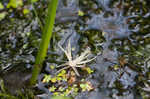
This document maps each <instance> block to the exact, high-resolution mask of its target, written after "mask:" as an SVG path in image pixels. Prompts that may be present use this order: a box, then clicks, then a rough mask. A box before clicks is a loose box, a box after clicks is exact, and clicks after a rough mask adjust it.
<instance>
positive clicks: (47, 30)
mask: <svg viewBox="0 0 150 99" xmlns="http://www.w3.org/2000/svg"><path fill="white" fill-rule="evenodd" d="M57 4H58V0H49V5H48V15H47V17H46V20H45V22H46V24H45V26H44V28H43V34H42V40H41V43H40V48H39V50H38V54H37V57H36V61H35V65H34V69H33V72H32V77H31V80H30V84H31V85H33V84H35V83H36V80H37V77H38V74H39V73H40V71H41V68H42V63H43V61H44V59H45V57H46V53H47V49H48V45H49V43H50V39H51V37H52V31H53V26H54V22H55V16H56V9H57Z"/></svg>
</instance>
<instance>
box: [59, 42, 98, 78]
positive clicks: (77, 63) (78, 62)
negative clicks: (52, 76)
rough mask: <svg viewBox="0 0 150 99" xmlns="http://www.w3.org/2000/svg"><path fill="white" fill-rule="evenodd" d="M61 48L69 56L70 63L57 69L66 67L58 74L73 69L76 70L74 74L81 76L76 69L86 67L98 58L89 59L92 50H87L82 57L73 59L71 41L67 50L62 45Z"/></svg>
mask: <svg viewBox="0 0 150 99" xmlns="http://www.w3.org/2000/svg"><path fill="white" fill-rule="evenodd" d="M58 45H59V44H58ZM59 47H60V49H61V50H62V51H63V52H64V53H65V55H66V56H67V59H68V62H66V63H64V64H62V65H59V66H57V67H62V66H66V67H64V68H62V69H60V70H59V71H58V72H60V71H61V70H63V69H68V68H70V67H71V68H72V69H73V70H74V72H75V73H76V75H77V76H80V74H79V73H78V71H77V69H76V67H85V64H86V63H88V62H91V61H92V60H94V59H95V58H96V57H94V58H92V59H88V57H89V55H90V49H89V48H87V49H86V50H85V51H84V52H83V53H81V55H80V56H76V58H75V59H73V57H72V54H71V45H70V40H69V43H68V46H67V47H66V50H65V49H63V48H62V46H60V45H59Z"/></svg>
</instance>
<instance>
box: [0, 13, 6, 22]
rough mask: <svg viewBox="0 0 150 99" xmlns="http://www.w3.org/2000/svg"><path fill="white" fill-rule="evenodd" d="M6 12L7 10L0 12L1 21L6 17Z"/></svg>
mask: <svg viewBox="0 0 150 99" xmlns="http://www.w3.org/2000/svg"><path fill="white" fill-rule="evenodd" d="M6 14H7V13H6V12H2V13H0V21H1V20H2V19H4V18H5V16H6Z"/></svg>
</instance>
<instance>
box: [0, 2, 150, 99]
mask: <svg viewBox="0 0 150 99" xmlns="http://www.w3.org/2000/svg"><path fill="white" fill-rule="evenodd" d="M45 2H46V1H43V2H42V1H41V2H39V3H36V4H35V5H38V6H37V7H36V9H37V12H38V13H39V17H41V20H44V18H43V16H45V12H42V10H43V9H44V8H46V6H45V5H44V3H45ZM149 4H150V3H149V2H148V0H145V1H143V0H132V1H131V0H60V1H59V6H58V10H57V15H56V24H55V28H54V34H53V37H52V40H51V44H50V47H49V50H48V56H47V57H46V60H45V62H44V64H43V65H44V68H43V69H42V72H41V74H40V75H39V79H38V86H37V89H38V90H39V93H38V94H37V96H38V97H41V99H47V97H50V95H51V92H50V91H49V89H48V86H51V85H50V84H45V83H43V82H42V79H43V75H44V74H51V75H54V74H55V72H57V69H54V70H52V69H51V68H49V66H50V65H54V66H55V65H60V64H62V63H64V61H66V60H67V59H66V58H65V55H64V54H63V52H62V51H61V49H60V48H59V47H58V43H59V44H60V45H61V46H62V47H63V48H65V47H66V46H67V45H68V42H69V40H70V44H71V46H72V48H73V49H74V50H73V51H72V55H73V57H76V55H77V54H79V53H82V52H83V51H84V49H85V48H86V47H90V48H91V52H92V55H91V57H94V56H97V58H96V59H95V60H94V61H92V62H91V63H88V66H89V67H90V68H91V69H92V70H93V71H94V72H93V73H92V74H90V75H88V76H87V75H85V74H84V73H82V70H80V69H79V73H81V74H83V77H82V76H81V77H79V78H76V79H77V83H78V82H80V81H81V80H82V78H84V80H85V81H88V82H90V83H91V85H92V86H93V89H92V90H90V91H84V92H82V91H79V92H78V95H75V96H73V97H74V99H149V98H150V96H149V92H150V85H149V84H150V81H149V79H150V7H149ZM28 6H31V8H32V5H28ZM79 10H80V11H83V12H84V15H83V16H79V15H78V11H79ZM17 11H18V10H16V11H14V12H10V13H9V14H8V16H7V17H6V18H5V19H3V20H2V21H0V24H1V25H0V75H1V78H3V79H4V82H5V86H6V87H7V88H8V89H9V92H10V93H13V94H15V93H16V92H15V91H14V92H13V91H12V90H18V89H20V88H22V89H23V88H25V87H27V86H26V84H25V83H26V81H28V79H29V78H30V76H31V70H32V66H33V64H34V61H35V56H36V53H37V49H38V47H39V42H40V40H41V34H42V33H41V29H40V26H39V25H38V20H37V18H36V17H35V15H34V13H30V14H29V16H26V17H24V16H22V14H19V13H20V12H19V11H18V12H17ZM12 13H15V14H14V16H13V17H12ZM43 23H44V22H43ZM69 70H70V69H68V71H69ZM16 76H17V77H16ZM18 82H19V83H18ZM16 83H18V84H17V85H16ZM53 85H54V86H57V87H58V86H60V85H61V86H65V85H66V83H63V84H60V83H57V84H53ZM67 86H68V85H67Z"/></svg>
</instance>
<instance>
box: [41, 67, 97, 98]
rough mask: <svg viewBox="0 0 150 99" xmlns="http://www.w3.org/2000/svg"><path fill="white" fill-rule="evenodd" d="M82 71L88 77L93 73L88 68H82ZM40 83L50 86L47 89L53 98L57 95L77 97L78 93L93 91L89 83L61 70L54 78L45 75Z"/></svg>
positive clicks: (71, 72)
mask: <svg viewBox="0 0 150 99" xmlns="http://www.w3.org/2000/svg"><path fill="white" fill-rule="evenodd" d="M50 67H51V66H50ZM53 69H56V68H53ZM83 70H84V71H86V72H87V73H88V74H89V75H90V74H91V73H92V72H93V70H92V69H90V68H89V67H84V69H83ZM87 76H88V75H87ZM42 82H43V83H47V84H50V86H49V87H48V89H49V91H50V92H51V93H53V95H54V96H58V95H59V96H73V97H74V96H76V95H78V93H79V92H84V91H91V90H93V89H94V87H93V85H92V84H91V82H90V81H86V80H85V79H82V80H78V78H76V74H75V72H73V71H72V70H71V71H70V73H68V72H67V71H66V70H64V69H63V70H62V71H60V72H59V73H58V74H56V75H55V76H52V75H47V74H45V76H44V78H43V80H42ZM66 83H67V85H66ZM58 85H59V86H58Z"/></svg>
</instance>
